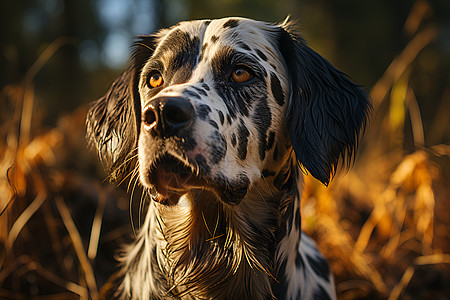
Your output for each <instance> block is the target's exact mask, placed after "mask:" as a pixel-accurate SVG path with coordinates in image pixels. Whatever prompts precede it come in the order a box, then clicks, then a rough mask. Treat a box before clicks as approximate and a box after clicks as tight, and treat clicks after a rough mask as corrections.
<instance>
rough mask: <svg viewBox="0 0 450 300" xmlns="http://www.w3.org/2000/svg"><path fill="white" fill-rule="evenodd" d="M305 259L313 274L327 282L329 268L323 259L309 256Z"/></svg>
mask: <svg viewBox="0 0 450 300" xmlns="http://www.w3.org/2000/svg"><path fill="white" fill-rule="evenodd" d="M306 258H307V259H308V263H309V265H310V266H311V268H312V269H313V270H314V272H315V273H316V274H317V275H318V276H320V277H322V278H323V279H324V280H325V281H327V282H329V280H330V278H329V277H330V268H329V267H328V263H327V262H326V261H325V259H324V258H323V257H321V256H316V257H311V256H309V255H307V256H306Z"/></svg>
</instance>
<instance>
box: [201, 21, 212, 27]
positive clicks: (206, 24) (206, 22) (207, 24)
mask: <svg viewBox="0 0 450 300" xmlns="http://www.w3.org/2000/svg"><path fill="white" fill-rule="evenodd" d="M203 24H205V26H209V24H211V21H210V20H206V21H205V22H204V23H203Z"/></svg>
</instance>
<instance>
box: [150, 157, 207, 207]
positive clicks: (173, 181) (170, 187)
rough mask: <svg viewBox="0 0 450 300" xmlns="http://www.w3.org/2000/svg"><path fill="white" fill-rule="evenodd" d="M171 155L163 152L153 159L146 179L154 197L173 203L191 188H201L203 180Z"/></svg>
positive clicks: (190, 167) (157, 199) (204, 184)
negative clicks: (151, 187)
mask: <svg viewBox="0 0 450 300" xmlns="http://www.w3.org/2000/svg"><path fill="white" fill-rule="evenodd" d="M196 173H197V172H195V168H194V167H193V166H190V165H187V164H185V163H184V162H182V161H181V160H179V159H177V158H176V157H174V156H173V155H170V154H164V155H162V156H160V157H158V158H157V159H155V160H154V161H153V163H152V164H151V166H150V168H149V170H148V180H149V183H150V184H151V185H152V186H153V189H152V192H153V195H154V196H155V197H154V199H155V200H156V201H158V202H160V203H162V204H166V205H175V204H177V203H178V199H179V198H180V197H181V195H183V194H185V193H187V192H188V191H189V190H192V189H202V188H204V187H205V186H206V182H205V180H203V179H202V178H201V177H200V176H199V175H197V174H196Z"/></svg>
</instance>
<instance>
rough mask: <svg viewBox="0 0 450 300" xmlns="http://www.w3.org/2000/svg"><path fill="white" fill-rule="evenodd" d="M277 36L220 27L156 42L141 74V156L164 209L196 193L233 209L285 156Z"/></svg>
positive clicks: (166, 34) (146, 180)
mask: <svg viewBox="0 0 450 300" xmlns="http://www.w3.org/2000/svg"><path fill="white" fill-rule="evenodd" d="M274 30H275V28H273V27H271V26H269V25H268V24H265V23H262V22H257V21H253V20H247V19H231V20H230V19H222V20H214V21H193V22H184V23H180V24H179V25H177V26H175V27H173V28H171V29H169V30H165V31H162V32H160V33H159V34H157V36H156V43H155V50H154V52H153V55H152V56H151V57H150V58H149V59H148V60H147V61H146V62H145V65H144V66H143V68H142V71H141V73H140V74H139V98H140V104H141V108H142V110H141V116H142V122H141V128H140V136H139V147H138V149H139V166H140V178H141V182H142V183H143V184H144V185H145V186H146V187H148V188H152V189H153V190H154V191H156V192H157V195H158V197H157V199H160V201H164V202H166V201H168V203H172V202H174V201H176V199H178V198H179V197H180V195H181V194H183V193H185V192H187V191H188V190H190V189H192V188H199V189H209V190H211V191H213V192H214V193H216V194H217V195H218V197H219V198H220V199H222V200H223V201H225V202H228V203H236V202H238V201H239V200H240V199H242V197H244V196H245V194H246V193H247V189H248V188H249V186H251V184H252V183H253V182H255V181H257V180H260V179H261V174H262V170H265V169H268V168H272V166H273V165H274V161H276V160H278V159H279V157H281V156H282V153H281V152H282V151H284V150H285V148H286V147H287V145H285V146H284V147H280V146H279V147H276V148H275V147H274V145H275V144H276V145H284V144H286V140H287V139H286V136H287V132H286V130H285V126H284V122H283V121H284V117H283V116H284V113H285V109H286V95H287V94H288V93H289V90H288V89H289V87H288V85H287V82H288V75H287V70H286V67H285V63H284V61H283V60H282V59H281V57H282V56H281V54H280V52H279V51H278V49H277V45H276V44H275V41H274V39H272V38H271V36H272V35H274ZM280 148H281V149H280ZM278 156H279V157H278Z"/></svg>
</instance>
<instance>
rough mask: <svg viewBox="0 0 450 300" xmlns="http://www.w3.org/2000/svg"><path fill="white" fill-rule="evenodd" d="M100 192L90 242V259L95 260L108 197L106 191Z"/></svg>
mask: <svg viewBox="0 0 450 300" xmlns="http://www.w3.org/2000/svg"><path fill="white" fill-rule="evenodd" d="M98 190H99V191H100V194H99V197H98V204H97V209H96V211H95V216H94V221H93V222H92V228H91V238H90V240H89V247H88V257H89V259H90V260H94V259H95V257H96V256H97V250H98V243H99V241H100V231H101V229H102V220H103V213H104V211H105V204H106V195H105V192H104V191H101V190H100V189H98Z"/></svg>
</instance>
